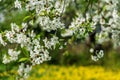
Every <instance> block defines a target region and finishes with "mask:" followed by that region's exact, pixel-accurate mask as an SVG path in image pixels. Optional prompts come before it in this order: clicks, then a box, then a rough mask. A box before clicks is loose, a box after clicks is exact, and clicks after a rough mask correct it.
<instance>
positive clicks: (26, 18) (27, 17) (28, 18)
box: [23, 16, 31, 21]
mask: <svg viewBox="0 0 120 80" xmlns="http://www.w3.org/2000/svg"><path fill="white" fill-rule="evenodd" d="M30 19H31V16H26V17H25V18H24V19H23V21H27V20H30Z"/></svg>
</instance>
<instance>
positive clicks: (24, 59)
mask: <svg viewBox="0 0 120 80" xmlns="http://www.w3.org/2000/svg"><path fill="white" fill-rule="evenodd" d="M28 60H29V58H21V59H19V61H18V62H24V61H28Z"/></svg>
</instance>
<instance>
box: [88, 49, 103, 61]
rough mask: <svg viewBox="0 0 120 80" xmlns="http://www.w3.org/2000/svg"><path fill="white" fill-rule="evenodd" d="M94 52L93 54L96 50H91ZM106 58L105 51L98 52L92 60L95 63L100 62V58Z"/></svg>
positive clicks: (92, 56)
mask: <svg viewBox="0 0 120 80" xmlns="http://www.w3.org/2000/svg"><path fill="white" fill-rule="evenodd" d="M90 51H92V53H93V52H94V50H90ZM103 56H104V51H103V50H99V51H98V50H96V51H95V54H94V55H91V59H92V60H93V61H98V60H99V59H100V58H102V57H103Z"/></svg>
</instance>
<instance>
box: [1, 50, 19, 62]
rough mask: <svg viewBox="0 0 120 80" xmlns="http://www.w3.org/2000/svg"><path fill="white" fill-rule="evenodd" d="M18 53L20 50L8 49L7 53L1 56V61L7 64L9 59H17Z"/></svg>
mask: <svg viewBox="0 0 120 80" xmlns="http://www.w3.org/2000/svg"><path fill="white" fill-rule="evenodd" d="M19 54H20V51H14V50H13V49H9V50H8V55H4V56H3V63H4V64H7V63H10V62H11V61H16V60H17V59H18V55H19Z"/></svg>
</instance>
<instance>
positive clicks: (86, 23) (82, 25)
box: [0, 0, 120, 79]
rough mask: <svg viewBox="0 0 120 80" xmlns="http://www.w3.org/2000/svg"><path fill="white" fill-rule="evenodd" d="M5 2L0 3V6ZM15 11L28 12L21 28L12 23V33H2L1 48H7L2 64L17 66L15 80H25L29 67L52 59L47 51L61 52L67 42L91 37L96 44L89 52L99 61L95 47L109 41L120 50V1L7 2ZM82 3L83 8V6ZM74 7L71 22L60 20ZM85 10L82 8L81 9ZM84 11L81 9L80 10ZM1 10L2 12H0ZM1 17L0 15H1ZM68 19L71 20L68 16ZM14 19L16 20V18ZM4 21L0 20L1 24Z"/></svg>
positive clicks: (26, 0)
mask: <svg viewBox="0 0 120 80" xmlns="http://www.w3.org/2000/svg"><path fill="white" fill-rule="evenodd" d="M4 2H7V0H0V3H1V4H2V3H4ZM10 2H11V3H12V4H14V6H12V4H11V5H10V4H9V6H10V7H12V8H14V10H15V11H18V10H20V11H23V10H25V11H26V12H28V14H27V15H26V17H25V18H23V22H21V25H17V24H16V23H14V22H13V23H11V24H10V26H11V29H10V30H5V31H1V33H0V44H1V45H2V46H4V47H6V46H8V45H14V47H12V48H8V50H7V53H6V54H3V61H2V62H3V63H4V64H8V63H11V62H19V63H20V65H19V68H18V74H19V76H18V77H17V79H20V78H23V79H27V77H28V73H29V71H30V70H31V69H32V66H34V65H38V64H41V63H43V62H44V61H48V60H50V59H51V57H50V55H49V54H50V51H52V50H54V49H56V48H57V49H62V48H64V47H65V45H66V44H67V43H69V42H70V41H76V40H85V39H86V38H88V36H89V35H90V34H94V37H95V43H94V44H93V46H92V47H91V49H90V52H91V53H92V55H91V59H92V60H94V61H98V60H99V59H100V58H102V57H103V55H104V50H103V49H102V48H100V49H94V45H95V44H102V43H103V42H106V41H109V40H111V41H112V42H113V44H114V48H117V47H118V46H120V36H119V34H120V31H119V29H120V28H119V27H120V26H119V21H120V20H119V19H120V17H119V13H118V11H119V10H118V3H119V0H81V2H80V1H79V0H10ZM82 2H84V4H82ZM72 6H74V7H75V8H74V9H76V10H74V11H75V12H73V17H72V21H70V23H69V24H66V23H65V19H64V18H63V17H64V16H63V15H65V13H66V11H67V9H68V8H69V7H72ZM83 7H84V8H83ZM82 8H83V9H82ZM2 10H3V9H2ZM0 15H1V14H0ZM69 17H71V16H69ZM16 18H17V17H16ZM3 19H4V18H0V20H1V21H3Z"/></svg>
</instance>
